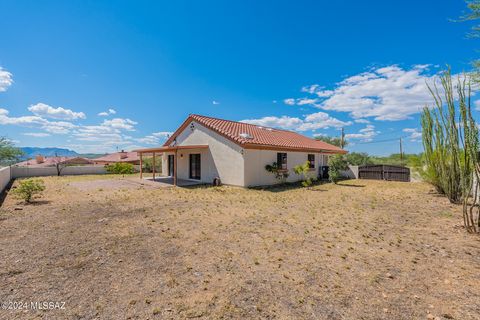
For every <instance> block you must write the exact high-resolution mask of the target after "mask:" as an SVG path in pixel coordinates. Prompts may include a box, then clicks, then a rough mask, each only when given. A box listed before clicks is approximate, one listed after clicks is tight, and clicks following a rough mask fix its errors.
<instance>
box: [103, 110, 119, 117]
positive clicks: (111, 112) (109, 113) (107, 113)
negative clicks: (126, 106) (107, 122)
mask: <svg viewBox="0 0 480 320" xmlns="http://www.w3.org/2000/svg"><path fill="white" fill-rule="evenodd" d="M116 113H117V111H116V110H115V109H112V108H110V109H108V110H107V111H103V112H100V113H99V114H98V115H99V116H101V117H106V116H109V115H112V114H116Z"/></svg>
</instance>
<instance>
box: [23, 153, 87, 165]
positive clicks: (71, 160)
mask: <svg viewBox="0 0 480 320" xmlns="http://www.w3.org/2000/svg"><path fill="white" fill-rule="evenodd" d="M57 164H58V165H63V166H83V165H92V164H93V161H92V160H90V159H86V158H82V157H44V156H42V155H37V156H36V157H35V159H29V160H25V161H22V162H19V163H16V164H15V166H17V167H30V168H45V167H55V166H56V165H57Z"/></svg>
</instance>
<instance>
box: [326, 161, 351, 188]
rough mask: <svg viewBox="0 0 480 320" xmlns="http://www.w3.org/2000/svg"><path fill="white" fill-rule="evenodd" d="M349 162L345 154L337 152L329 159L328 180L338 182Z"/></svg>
mask: <svg viewBox="0 0 480 320" xmlns="http://www.w3.org/2000/svg"><path fill="white" fill-rule="evenodd" d="M347 168H348V163H347V160H346V159H345V156H344V155H342V154H336V155H334V156H331V157H330V158H329V159H328V180H330V181H331V182H333V183H335V184H336V183H337V182H338V181H339V180H340V179H342V175H341V171H343V170H347Z"/></svg>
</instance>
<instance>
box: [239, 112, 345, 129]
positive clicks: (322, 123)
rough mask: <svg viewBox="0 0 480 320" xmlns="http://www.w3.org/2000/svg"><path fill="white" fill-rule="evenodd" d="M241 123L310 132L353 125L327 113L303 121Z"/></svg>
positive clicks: (283, 119)
mask: <svg viewBox="0 0 480 320" xmlns="http://www.w3.org/2000/svg"><path fill="white" fill-rule="evenodd" d="M241 122H245V123H250V124H255V125H258V126H263V127H273V128H279V129H285V130H296V131H310V130H316V129H328V128H331V127H332V128H341V127H344V126H349V125H351V124H352V122H351V121H346V122H345V121H341V120H339V119H336V118H333V117H331V116H329V115H328V114H327V113H325V112H317V113H313V114H309V115H307V116H305V117H304V118H303V119H300V118H298V117H289V116H281V117H274V116H270V117H264V118H260V119H246V120H242V121H241Z"/></svg>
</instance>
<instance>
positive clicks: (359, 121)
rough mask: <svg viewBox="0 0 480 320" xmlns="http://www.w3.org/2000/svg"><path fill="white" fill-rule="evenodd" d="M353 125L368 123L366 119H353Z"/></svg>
mask: <svg viewBox="0 0 480 320" xmlns="http://www.w3.org/2000/svg"><path fill="white" fill-rule="evenodd" d="M353 121H354V122H355V123H370V121H369V120H367V119H355V120H353Z"/></svg>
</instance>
